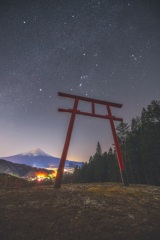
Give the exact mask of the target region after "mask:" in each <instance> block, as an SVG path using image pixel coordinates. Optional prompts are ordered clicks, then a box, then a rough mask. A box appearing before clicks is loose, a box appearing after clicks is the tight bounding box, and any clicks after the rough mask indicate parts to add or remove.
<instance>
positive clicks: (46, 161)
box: [3, 148, 83, 168]
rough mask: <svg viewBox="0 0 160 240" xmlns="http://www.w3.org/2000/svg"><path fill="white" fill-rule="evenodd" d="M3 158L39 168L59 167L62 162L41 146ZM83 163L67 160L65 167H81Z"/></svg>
mask: <svg viewBox="0 0 160 240" xmlns="http://www.w3.org/2000/svg"><path fill="white" fill-rule="evenodd" d="M3 159H4V160H7V161H10V162H13V163H20V164H26V165H29V166H31V167H37V168H57V167H58V166H59V162H60V159H59V158H57V157H53V156H51V155H49V154H47V153H45V152H44V151H42V150H41V149H40V148H35V149H32V150H31V151H29V152H25V153H20V154H17V155H13V156H9V157H3ZM82 164H83V162H76V161H69V160H66V163H65V167H72V168H75V167H76V166H78V167H81V166H82Z"/></svg>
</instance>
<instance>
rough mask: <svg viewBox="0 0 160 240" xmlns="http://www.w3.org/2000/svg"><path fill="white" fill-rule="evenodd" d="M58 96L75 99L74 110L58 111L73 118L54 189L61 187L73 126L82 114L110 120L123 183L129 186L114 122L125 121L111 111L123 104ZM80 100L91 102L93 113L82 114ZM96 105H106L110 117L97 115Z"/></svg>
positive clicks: (72, 96)
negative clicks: (77, 117) (79, 108)
mask: <svg viewBox="0 0 160 240" xmlns="http://www.w3.org/2000/svg"><path fill="white" fill-rule="evenodd" d="M58 96H61V97H67V98H72V99H74V106H73V109H61V108H59V109H58V111H60V112H69V113H71V118H70V122H69V126H68V131H67V135H66V140H65V144H64V148H63V152H62V156H61V160H60V164H59V167H58V170H57V175H56V179H55V184H54V188H60V187H61V182H62V177H63V171H64V166H65V161H66V157H67V153H68V148H69V144H70V140H71V135H72V130H73V125H74V120H75V116H76V114H81V115H85V116H90V117H98V118H103V119H109V121H110V126H111V130H112V134H113V139H114V144H115V148H116V153H117V158H118V164H119V168H120V173H121V178H122V182H123V184H124V186H128V185H129V184H128V180H127V176H126V171H125V168H124V164H123V160H122V156H121V152H120V147H119V144H118V139H117V135H116V130H115V126H114V121H123V119H122V118H117V117H115V116H113V115H112V113H111V109H110V107H117V108H121V107H122V104H119V103H113V102H106V101H101V100H96V99H92V98H86V97H81V96H76V95H71V94H66V93H61V92H59V93H58ZM79 100H80V101H85V102H90V103H91V104H92V112H91V113H88V112H82V111H80V110H78V109H77V108H78V102H79ZM95 104H100V105H105V106H106V108H107V111H108V115H100V114H96V113H95Z"/></svg>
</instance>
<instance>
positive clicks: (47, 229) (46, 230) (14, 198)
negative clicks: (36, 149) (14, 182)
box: [0, 183, 160, 240]
mask: <svg viewBox="0 0 160 240" xmlns="http://www.w3.org/2000/svg"><path fill="white" fill-rule="evenodd" d="M0 239H1V240H3V239H4V240H54V239H55V240H82V239H83V240H87V239H89V240H90V239H92V240H99V239H106V240H133V239H134V240H150V239H152V240H158V239H160V187H155V186H145V185H131V186H129V187H126V188H125V187H123V186H122V184H118V183H99V184H98V183H96V184H66V185H63V186H62V188H61V189H53V186H38V185H37V186H35V187H27V188H14V189H13V188H1V189H0Z"/></svg>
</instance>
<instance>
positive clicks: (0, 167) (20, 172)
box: [0, 159, 53, 178]
mask: <svg viewBox="0 0 160 240" xmlns="http://www.w3.org/2000/svg"><path fill="white" fill-rule="evenodd" d="M42 171H43V172H45V173H51V172H53V171H51V170H47V169H43V168H35V167H31V166H27V165H25V164H19V163H12V162H9V161H6V160H3V159H0V173H5V174H13V175H16V176H18V177H25V178H27V177H29V178H30V177H35V176H36V173H37V172H42Z"/></svg>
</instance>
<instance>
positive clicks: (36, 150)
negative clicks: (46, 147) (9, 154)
mask: <svg viewBox="0 0 160 240" xmlns="http://www.w3.org/2000/svg"><path fill="white" fill-rule="evenodd" d="M21 155H23V156H24V155H28V156H32V157H36V156H47V157H49V156H50V155H49V154H47V153H45V152H43V151H42V150H41V149H40V148H34V149H32V150H31V151H29V152H25V153H21Z"/></svg>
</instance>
